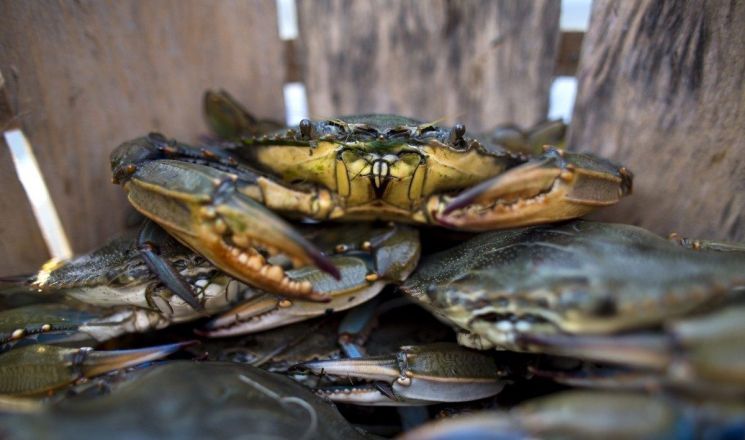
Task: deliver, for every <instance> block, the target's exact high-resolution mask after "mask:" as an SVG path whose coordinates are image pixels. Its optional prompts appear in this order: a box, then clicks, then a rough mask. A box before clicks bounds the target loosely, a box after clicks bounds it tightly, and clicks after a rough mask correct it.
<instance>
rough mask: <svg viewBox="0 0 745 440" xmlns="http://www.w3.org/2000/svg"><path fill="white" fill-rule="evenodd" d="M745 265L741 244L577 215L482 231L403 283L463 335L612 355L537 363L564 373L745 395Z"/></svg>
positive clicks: (495, 343) (519, 347)
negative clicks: (570, 364) (574, 362)
mask: <svg viewBox="0 0 745 440" xmlns="http://www.w3.org/2000/svg"><path fill="white" fill-rule="evenodd" d="M744 267H745V251H744V249H743V248H742V246H741V245H736V244H734V245H733V244H725V243H716V242H706V241H691V240H680V239H677V238H676V239H675V240H666V239H664V238H662V237H659V236H657V235H655V234H653V233H651V232H649V231H646V230H644V229H641V228H638V227H634V226H630V225H620V224H609V223H599V222H588V221H581V220H577V221H572V222H568V223H564V224H560V225H544V226H533V227H527V228H520V229H513V230H508V231H499V232H490V233H487V234H481V235H479V236H476V237H474V238H472V239H471V240H469V241H467V242H464V243H462V244H461V245H458V246H455V247H453V248H451V249H449V250H447V251H444V252H441V253H438V254H432V255H429V256H428V257H426V258H425V259H424V261H423V262H422V264H421V265H420V266H419V268H418V270H417V271H416V273H415V274H414V275H413V276H412V277H410V278H409V279H408V280H407V281H406V282H405V283H404V284H403V285H402V286H401V289H402V291H403V292H405V293H406V294H407V295H408V296H409V297H411V298H414V299H416V300H417V301H418V302H419V303H420V304H422V305H423V306H424V307H426V308H427V309H428V310H430V311H432V312H433V313H434V314H435V315H436V316H438V317H439V318H441V319H442V320H444V321H445V322H448V323H450V324H451V325H453V326H455V327H456V328H458V329H459V331H460V334H459V338H458V341H459V342H460V343H462V344H464V345H467V346H470V347H475V348H480V349H489V348H498V349H501V350H511V351H518V352H532V353H543V354H550V355H555V356H563V357H569V358H574V359H579V360H582V361H586V362H595V363H601V364H604V365H611V366H616V367H614V368H599V369H594V370H588V369H587V368H580V369H578V370H572V371H561V369H559V370H555V369H553V368H547V369H538V370H537V371H536V373H538V374H542V375H544V376H548V377H551V378H554V379H556V380H559V381H561V382H564V383H567V384H571V385H582V386H604V387H607V386H610V387H636V388H649V387H650V386H654V387H668V386H669V387H671V388H678V389H679V388H683V389H687V390H688V391H689V392H697V393H702V394H706V395H730V396H732V395H734V396H743V395H745V377H744V376H743V375H742V365H743V362H745V357H743V353H745V345H743V341H744V340H745V339H744V337H745V325H744V324H743V322H745V321H743V316H745V307H743V305H742V300H743V299H744V298H745V271H743V268H744ZM583 367H586V365H585V366H583Z"/></svg>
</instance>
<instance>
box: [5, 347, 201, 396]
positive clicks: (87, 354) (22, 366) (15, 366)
mask: <svg viewBox="0 0 745 440" xmlns="http://www.w3.org/2000/svg"><path fill="white" fill-rule="evenodd" d="M193 343H194V341H190V342H182V343H176V344H168V345H160V346H156V347H148V348H139V349H134V350H115V351H96V350H93V349H91V348H79V349H78V348H63V347H57V346H54V345H42V344H38V345H31V346H26V347H20V348H16V349H15V350H11V351H9V352H7V353H4V354H2V355H0V377H3V378H4V380H2V381H0V394H14V395H28V394H38V393H43V392H45V391H48V390H53V389H55V388H59V387H62V386H65V385H68V384H71V383H73V382H75V381H77V380H79V379H82V378H90V377H94V376H98V375H100V374H104V373H108V372H110V371H114V370H118V369H120V368H126V367H131V366H134V365H138V364H141V363H144V362H149V361H153V360H156V359H161V358H163V357H166V356H168V355H169V354H171V353H174V352H176V351H178V350H180V349H182V348H183V347H186V346H188V345H191V344H193ZM19 371H26V373H24V374H21V375H19V374H18V372H19Z"/></svg>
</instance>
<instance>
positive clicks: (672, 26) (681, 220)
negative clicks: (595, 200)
mask: <svg viewBox="0 0 745 440" xmlns="http://www.w3.org/2000/svg"><path fill="white" fill-rule="evenodd" d="M742 29H745V3H743V2H727V3H725V2H704V1H657V0H636V1H628V2H615V1H607V0H596V1H595V3H594V6H593V11H592V18H591V21H590V28H589V30H588V32H587V34H586V36H585V42H584V47H583V55H582V60H581V63H580V69H579V74H578V78H579V91H578V98H577V103H576V106H575V111H574V117H573V119H572V128H571V133H570V135H569V145H573V146H575V147H577V148H579V149H586V150H592V151H596V152H598V153H601V154H603V155H605V156H609V157H612V158H614V159H616V160H618V161H620V162H622V163H624V164H625V165H627V166H628V167H629V168H630V169H631V170H632V171H633V172H634V173H635V175H636V179H635V188H634V192H635V194H634V195H633V196H632V197H630V198H629V199H628V200H625V201H624V202H622V203H621V204H619V205H618V206H617V207H614V208H611V209H609V210H607V211H604V213H603V214H602V215H601V218H603V219H612V220H617V221H625V222H630V223H634V224H638V225H642V226H645V227H647V228H650V229H652V230H654V231H656V232H658V233H662V234H666V233H670V232H672V231H676V232H678V233H681V234H683V235H687V236H694V237H705V238H712V239H736V240H742V239H745V221H744V219H743V212H745V32H743V31H742Z"/></svg>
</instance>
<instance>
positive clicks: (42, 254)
mask: <svg viewBox="0 0 745 440" xmlns="http://www.w3.org/2000/svg"><path fill="white" fill-rule="evenodd" d="M0 188H2V195H1V196H0V265H2V267H0V276H7V275H21V274H26V273H32V272H34V271H35V270H36V269H38V267H39V265H40V264H41V263H43V262H44V261H45V260H47V259H48V258H49V254H48V253H47V247H46V245H45V244H44V240H43V239H42V236H41V232H40V231H39V228H38V226H37V225H36V220H35V219H34V214H33V212H32V211H31V205H29V203H28V199H27V198H26V193H25V192H24V191H23V188H22V187H21V182H19V181H18V178H17V176H16V171H15V169H14V168H13V159H12V158H11V157H10V151H9V149H8V146H7V145H6V144H5V141H4V139H3V138H2V137H0Z"/></svg>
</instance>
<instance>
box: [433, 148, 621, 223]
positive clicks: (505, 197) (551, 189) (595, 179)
mask: <svg viewBox="0 0 745 440" xmlns="http://www.w3.org/2000/svg"><path fill="white" fill-rule="evenodd" d="M632 179H633V176H632V175H631V173H630V172H629V171H628V170H626V169H625V168H622V167H617V166H616V165H614V164H612V163H611V162H608V161H606V160H604V159H599V158H595V157H592V156H589V155H586V154H580V153H570V152H565V151H561V150H558V149H556V148H553V147H549V148H547V149H546V152H545V153H544V154H543V156H541V157H539V158H537V159H535V160H532V161H530V162H527V163H524V164H522V165H519V166H517V167H514V168H511V169H509V170H508V171H506V172H504V173H502V174H500V175H498V176H496V177H493V178H491V179H489V180H486V181H484V182H482V183H480V184H478V185H476V186H474V187H472V188H470V189H468V190H466V191H463V192H461V193H460V194H458V195H457V196H455V197H453V198H450V199H447V198H442V199H441V200H440V201H439V202H438V206H439V207H440V209H435V210H434V212H433V216H434V218H435V219H436V221H437V222H438V223H440V224H442V225H443V226H447V227H451V228H459V229H465V230H473V231H480V230H489V229H494V228H510V227H518V226H526V225H531V224H538V223H550V222H556V221H560V220H567V219H571V218H575V217H580V216H582V215H585V214H587V213H589V212H590V211H593V210H594V209H596V208H597V207H601V206H608V205H612V204H615V203H617V202H618V201H619V200H620V198H621V197H623V196H625V195H627V194H629V193H630V192H631V182H632Z"/></svg>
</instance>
